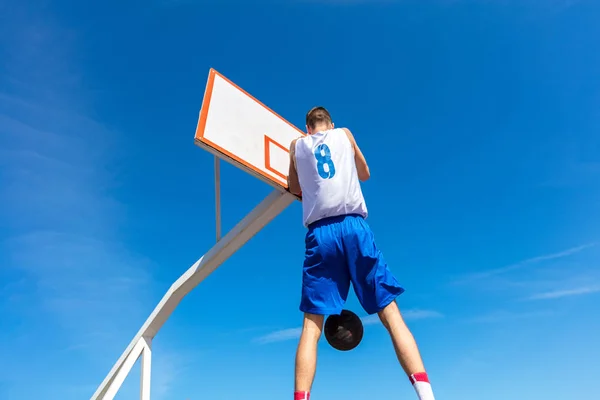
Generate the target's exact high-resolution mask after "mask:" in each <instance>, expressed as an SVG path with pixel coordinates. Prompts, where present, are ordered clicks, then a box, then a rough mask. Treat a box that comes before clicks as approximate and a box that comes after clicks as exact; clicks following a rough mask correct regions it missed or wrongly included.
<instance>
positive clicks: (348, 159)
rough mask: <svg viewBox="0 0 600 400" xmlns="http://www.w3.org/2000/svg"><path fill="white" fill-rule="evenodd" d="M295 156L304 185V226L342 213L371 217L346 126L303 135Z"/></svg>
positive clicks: (297, 145) (302, 185) (301, 181)
mask: <svg viewBox="0 0 600 400" xmlns="http://www.w3.org/2000/svg"><path fill="white" fill-rule="evenodd" d="M295 159H296V170H297V171H298V181H299V183H300V188H301V189H302V211H303V219H304V226H308V225H310V224H311V223H313V222H315V221H318V220H320V219H322V218H327V217H334V216H338V215H346V214H359V215H362V216H363V217H365V218H366V217H367V205H366V203H365V199H364V197H363V194H362V190H361V188H360V181H359V180H358V172H357V171H356V164H355V162H354V148H353V146H352V143H351V142H350V139H348V136H347V135H346V132H345V131H344V130H343V129H331V130H328V131H323V132H318V133H315V134H313V135H307V136H304V137H302V138H299V139H298V140H297V141H296V148H295Z"/></svg>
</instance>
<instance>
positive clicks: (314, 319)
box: [302, 314, 324, 341]
mask: <svg viewBox="0 0 600 400" xmlns="http://www.w3.org/2000/svg"><path fill="white" fill-rule="evenodd" d="M323 321H324V316H323V315H315V314H305V315H304V324H303V326H302V336H303V337H304V338H306V339H310V340H314V341H317V340H319V338H320V337H321V332H323Z"/></svg>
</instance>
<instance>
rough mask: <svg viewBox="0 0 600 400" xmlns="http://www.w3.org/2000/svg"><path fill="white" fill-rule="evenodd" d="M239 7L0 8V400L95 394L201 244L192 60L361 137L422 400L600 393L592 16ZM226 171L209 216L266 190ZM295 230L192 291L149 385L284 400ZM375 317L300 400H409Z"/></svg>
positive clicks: (474, 3)
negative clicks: (426, 394) (323, 110)
mask: <svg viewBox="0 0 600 400" xmlns="http://www.w3.org/2000/svg"><path fill="white" fill-rule="evenodd" d="M249 3H250V2H243V1H219V2H217V1H207V2H203V1H193V0H179V1H178V0H150V1H145V2H140V1H118V2H117V1H114V0H109V1H105V2H99V3H98V2H96V3H89V2H80V3H75V2H67V1H21V2H9V3H7V2H0V204H1V208H0V315H1V318H0V321H1V326H2V329H0V355H1V356H0V398H2V399H6V400H23V399H34V398H40V396H41V397H43V398H52V399H61V400H70V399H82V398H89V397H90V396H91V394H92V393H93V392H94V390H95V389H96V387H97V386H98V384H100V382H101V381H102V379H103V378H104V376H105V375H106V374H107V373H108V371H109V370H110V368H111V366H112V365H113V363H114V362H115V361H116V359H117V358H118V356H119V355H120V354H121V352H122V351H123V350H124V349H125V347H126V346H127V344H128V343H129V341H130V340H131V339H132V337H133V336H134V334H135V333H136V332H137V330H138V329H139V327H140V326H141V325H142V323H143V322H144V320H145V319H146V318H147V317H148V315H149V314H150V312H151V311H152V309H153V308H154V306H155V305H156V304H157V302H158V301H159V300H160V298H161V297H162V295H163V294H164V292H165V291H166V290H167V289H168V287H169V286H170V285H171V283H172V282H173V281H174V280H175V279H177V278H178V277H179V275H180V274H182V273H183V272H184V271H185V270H186V269H187V268H188V267H189V266H190V265H191V264H192V263H193V262H194V261H196V259H197V258H199V257H200V256H201V255H202V254H203V253H204V252H206V251H207V250H208V249H209V248H210V247H211V246H212V245H213V244H214V240H215V237H214V203H213V178H212V163H213V159H212V157H211V156H210V155H209V154H208V153H206V152H204V151H203V150H201V149H199V148H198V147H196V146H194V144H193V134H194V130H195V126H196V121H197V117H198V111H199V108H200V105H201V102H202V95H203V92H204V86H205V83H206V77H207V74H208V69H209V68H210V67H214V68H216V69H217V70H218V71H219V72H222V73H223V74H225V76H227V77H228V78H230V79H232V80H233V81H234V82H236V83H237V84H239V85H241V86H242V87H243V88H244V89H246V90H247V91H249V92H250V93H252V94H253V95H255V96H256V97H258V98H259V99H260V100H261V101H263V102H264V103H266V104H267V105H268V106H270V107H271V108H273V109H274V110H276V111H277V112H278V113H280V114H281V115H282V116H283V117H284V118H286V119H288V120H289V121H290V122H292V123H294V124H296V125H297V126H298V127H300V128H302V127H303V117H304V114H305V112H306V110H307V109H309V108H310V107H312V106H313V105H317V104H322V105H325V106H326V107H328V108H329V109H330V111H331V113H332V114H333V116H334V121H335V122H336V124H337V125H338V126H347V127H349V128H350V129H351V130H352V131H353V132H354V134H355V136H356V138H357V140H358V142H359V144H360V145H361V147H362V150H363V152H364V153H365V155H366V157H367V160H368V161H369V164H370V168H371V173H372V178H371V180H370V181H368V182H366V183H365V184H364V186H363V188H364V193H365V196H366V200H367V204H368V207H369V210H370V217H369V222H370V224H371V226H372V228H373V230H374V231H375V234H376V238H377V240H378V244H379V246H380V247H381V249H382V250H383V252H384V254H385V256H386V258H387V260H388V262H389V264H390V267H391V269H392V270H393V272H394V273H395V274H396V275H397V277H398V279H399V280H400V281H401V282H402V284H403V285H404V286H405V288H406V292H405V293H404V294H403V295H402V296H401V298H400V299H399V304H400V307H401V309H402V310H404V312H405V316H406V319H407V320H408V322H409V325H410V327H411V329H412V330H413V332H414V334H415V336H416V338H417V341H418V342H419V344H420V348H421V352H422V354H423V357H424V360H425V363H426V366H427V368H428V371H429V374H430V378H431V380H432V384H433V387H434V391H435V393H436V395H437V398H439V399H441V400H443V399H452V398H461V399H463V400H475V399H481V398H485V399H486V400H505V399H511V400H519V399H532V398H544V399H548V400H550V399H565V398H577V397H578V396H585V395H586V394H589V393H597V392H598V391H600V382H599V381H598V379H597V375H598V363H597V358H598V354H600V344H599V343H598V340H597V338H598V331H599V330H600V318H598V315H599V314H600V265H599V263H600V224H598V222H597V221H598V220H599V218H600V135H598V129H599V127H600V111H599V110H600V79H599V75H598V71H599V70H600V52H598V51H597V49H598V47H599V46H600V23H599V21H600V4H599V3H598V2H594V1H592V0H589V1H576V0H561V1H559V0H547V1H537V0H535V1H534V0H521V1H512V0H508V1H483V0H481V1H478V0H454V1H449V0H433V1H428V2H417V1H408V0H407V1H392V0H389V1H376V0H375V1H360V0H347V1H344V0H329V1H327V0H313V1H308V0H305V1H302V0H298V1H293V0H292V1H288V2H267V1H264V2H253V3H252V5H250V4H249ZM281 3H285V4H281ZM222 179H223V186H222V192H223V193H222V196H223V204H222V208H223V212H224V214H223V227H224V229H225V230H226V229H229V228H231V227H232V226H233V225H234V224H235V223H237V221H238V220H239V219H240V218H242V217H243V216H244V215H245V214H246V213H247V212H249V211H250V210H251V209H252V208H253V207H254V206H255V205H256V204H258V202H260V200H262V198H263V197H264V196H265V195H267V194H268V193H269V191H270V190H271V189H270V188H269V187H268V186H267V185H265V184H263V183H262V182H260V181H258V180H257V179H254V178H253V177H250V176H248V175H246V174H245V173H244V172H242V171H239V170H237V169H236V168H235V167H233V166H230V165H228V164H227V165H225V164H224V165H223V166H222ZM304 233H305V231H304V228H303V226H302V223H301V206H300V204H299V203H295V204H293V205H292V206H291V207H289V208H288V209H286V210H285V211H284V212H283V213H282V214H281V215H280V216H279V217H277V219H275V220H274V221H273V222H272V223H271V224H270V225H268V226H267V227H266V228H265V229H264V230H263V231H262V232H260V233H259V234H258V235H257V236H256V237H254V238H253V239H252V240H251V241H250V242H249V243H248V244H247V245H246V246H245V247H243V248H242V249H241V250H240V251H239V252H237V253H236V254H235V255H234V256H233V257H231V258H230V259H229V260H228V261H227V262H226V263H225V264H224V265H223V266H222V267H221V268H220V269H218V270H217V271H216V272H215V273H214V274H213V275H211V276H210V277H209V278H208V279H207V280H206V281H204V282H203V283H202V284H201V285H200V286H198V287H197V288H196V290H195V291H193V292H192V293H191V294H190V295H188V297H186V298H185V299H184V301H183V302H182V303H181V304H180V306H179V307H178V308H177V310H176V311H175V312H174V314H173V316H172V317H171V319H170V320H169V321H168V322H167V323H166V324H165V326H164V328H163V330H161V331H160V333H159V334H158V336H157V337H156V339H155V341H154V358H153V372H154V374H153V381H152V391H153V399H169V400H170V399H190V400H192V399H198V398H214V399H227V398H238V397H242V396H243V397H245V398H247V397H248V391H249V390H251V391H252V393H253V396H252V397H256V398H261V399H266V400H269V399H279V398H286V396H291V392H292V390H293V386H292V385H293V359H294V352H295V347H296V340H295V339H296V338H297V333H298V331H297V328H298V326H299V324H300V323H301V318H302V316H301V314H300V312H299V311H298V303H299V294H300V266H301V263H302V256H303V243H304V242H303V238H304ZM348 307H349V308H350V309H352V310H355V311H357V312H359V314H360V315H364V313H363V312H362V311H361V310H360V308H359V306H358V303H357V301H356V299H355V298H354V297H351V299H350V301H349V304H348ZM373 322H374V321H373V320H372V319H371V318H367V319H366V320H365V324H366V327H365V329H366V331H365V338H364V341H363V343H361V345H360V346H359V347H358V348H357V349H355V350H354V351H352V352H349V353H347V354H346V353H339V352H336V351H334V350H333V349H331V348H330V347H328V345H327V344H326V342H325V341H323V342H322V344H321V346H320V350H319V351H320V353H319V355H320V358H319V367H318V371H317V379H316V381H315V385H314V388H313V396H314V398H315V399H324V398H328V397H330V396H332V395H334V394H335V395H336V396H342V397H350V396H351V395H352V397H357V396H358V397H363V396H364V395H369V396H374V397H383V396H386V397H391V398H398V399H402V398H406V399H408V398H414V392H413V389H412V388H411V387H410V385H409V384H408V381H407V380H406V378H405V377H404V376H403V374H402V371H401V369H400V367H399V366H398V364H397V362H396V360H395V357H394V354H393V350H392V347H391V344H390V341H389V339H388V337H387V334H386V332H385V330H384V329H383V328H382V327H381V326H379V325H378V324H376V323H373ZM375 322H376V321H375ZM138 382H139V369H138V367H136V368H135V369H134V370H133V372H132V374H131V375H130V377H129V378H128V379H127V381H126V382H125V385H124V387H123V389H122V391H121V393H120V394H119V395H118V396H117V398H118V399H126V398H135V394H136V392H137V390H138ZM573 382H577V384H575V385H574V384H573ZM254 393H256V395H254Z"/></svg>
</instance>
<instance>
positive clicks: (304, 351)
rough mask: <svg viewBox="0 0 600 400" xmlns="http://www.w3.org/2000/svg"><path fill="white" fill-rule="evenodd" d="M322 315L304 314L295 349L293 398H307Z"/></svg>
mask: <svg viewBox="0 0 600 400" xmlns="http://www.w3.org/2000/svg"><path fill="white" fill-rule="evenodd" d="M323 320H324V316H323V315H314V314H305V316H304V323H303V326H302V333H301V335H300V342H299V343H298V350H297V351H296V373H295V387H294V400H309V396H310V389H311V387H312V384H313V381H314V378H315V372H316V369H317V344H318V342H319V338H320V337H321V332H322V331H323Z"/></svg>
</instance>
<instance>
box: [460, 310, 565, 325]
mask: <svg viewBox="0 0 600 400" xmlns="http://www.w3.org/2000/svg"><path fill="white" fill-rule="evenodd" d="M555 314H556V312H555V311H553V310H542V311H505V310H497V311H491V312H489V313H486V314H482V315H478V316H475V317H471V318H466V319H465V320H464V321H466V322H473V323H495V322H505V321H512V320H520V319H532V318H540V317H549V316H552V315H555Z"/></svg>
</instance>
